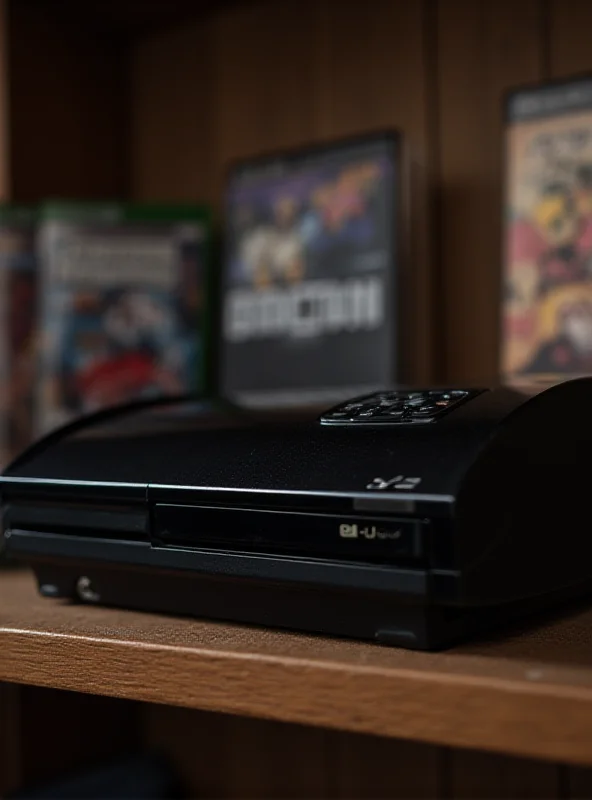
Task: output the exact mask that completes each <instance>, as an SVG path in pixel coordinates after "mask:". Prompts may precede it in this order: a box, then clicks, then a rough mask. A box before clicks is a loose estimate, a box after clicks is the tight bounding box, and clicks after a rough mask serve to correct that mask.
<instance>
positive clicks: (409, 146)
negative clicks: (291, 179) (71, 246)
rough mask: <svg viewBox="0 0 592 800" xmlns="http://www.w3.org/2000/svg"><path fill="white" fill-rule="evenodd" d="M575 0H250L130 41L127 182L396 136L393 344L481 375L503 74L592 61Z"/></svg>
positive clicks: (556, 71)
mask: <svg viewBox="0 0 592 800" xmlns="http://www.w3.org/2000/svg"><path fill="white" fill-rule="evenodd" d="M591 24H592V4H591V3H590V2H589V0H519V2H516V0H498V2H495V3H481V2H475V1H474V0H369V1H368V2H367V3H365V4H364V5H360V3H359V2H357V1H356V0H341V2H336V0H265V1H263V2H252V3H247V4H244V5H242V6H241V5H239V6H238V7H231V8H227V9H223V10H222V11H221V12H220V13H217V14H213V15H210V16H208V17H207V18H205V19H201V20H199V21H196V22H195V23H193V24H192V25H189V26H185V27H184V28H183V30H177V31H175V30H173V31H170V32H167V33H164V34H159V35H152V36H150V37H147V38H144V39H143V40H141V41H140V42H139V43H137V44H136V46H135V47H134V48H133V53H132V64H133V69H132V76H133V78H132V96H133V98H134V105H133V109H134V113H133V115H132V120H133V125H132V141H131V147H130V152H131V154H132V158H131V182H130V188H131V191H132V193H133V194H134V195H136V196H138V197H141V198H156V197H165V198H173V197H179V196H181V197H187V198H189V197H196V196H200V197H205V198H207V199H208V200H209V201H211V202H212V203H214V205H215V206H216V207H220V203H221V196H222V195H221V192H222V183H223V176H224V172H225V169H226V167H227V164H228V162H229V160H231V159H232V158H235V157H239V156H241V157H242V156H249V155H254V154H257V153H260V152H262V151H265V150H268V149H275V148H281V147H290V146H292V145H298V144H303V143H307V142H310V141H313V140H319V139H330V138H333V137H338V136H342V135H347V134H352V133H359V132H363V131H368V130H373V129H377V128H382V127H397V128H399V129H400V130H402V132H403V134H404V136H405V143H406V152H405V163H404V197H405V221H404V230H403V234H402V235H403V242H402V249H403V255H404V262H405V263H404V268H405V302H404V303H403V309H402V313H403V314H404V317H405V325H404V332H405V334H404V339H405V341H404V343H403V344H404V348H403V349H404V356H405V361H406V374H407V376H408V377H410V378H411V379H413V380H417V381H420V382H421V381H428V380H458V381H463V380H464V381H468V382H475V383H479V382H481V381H485V382H486V381H489V380H492V379H495V377H496V375H497V364H498V332H499V311H498V309H499V297H500V262H501V225H500V221H501V207H502V152H503V147H502V126H501V107H502V99H503V96H504V94H505V92H506V91H507V90H508V89H510V88H512V87H516V86H520V85H523V84H525V83H530V82H534V81H538V80H541V79H544V78H547V77H557V76H565V75H569V74H570V73H576V72H581V71H585V70H592V50H591V49H590V47H589V43H588V31H589V30H590V26H591Z"/></svg>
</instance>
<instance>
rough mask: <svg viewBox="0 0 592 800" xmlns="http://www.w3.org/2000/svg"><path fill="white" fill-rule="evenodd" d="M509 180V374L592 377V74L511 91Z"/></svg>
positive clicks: (504, 361) (504, 350)
mask: <svg viewBox="0 0 592 800" xmlns="http://www.w3.org/2000/svg"><path fill="white" fill-rule="evenodd" d="M505 182H506V204H505V214H504V251H505V258H504V283H503V302H502V346H501V371H502V374H503V375H504V377H505V378H506V379H509V380H510V381H528V382H533V381H536V382H543V383H546V382H555V381H559V380H564V379H566V378H568V377H570V376H576V375H581V374H590V372H591V371H592V77H590V78H579V79H577V80H571V81H566V82H562V83H555V84H549V85H546V86H539V87H535V88H530V89H529V88H526V89H522V90H519V91H515V92H513V93H512V94H511V95H510V96H509V98H508V101H507V105H506V181H505Z"/></svg>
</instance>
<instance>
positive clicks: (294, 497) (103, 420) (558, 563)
mask: <svg viewBox="0 0 592 800" xmlns="http://www.w3.org/2000/svg"><path fill="white" fill-rule="evenodd" d="M458 390H460V391H463V392H464V391H466V392H467V394H466V395H465V394H463V395H460V394H459V395H453V394H452V392H453V391H455V389H449V388H445V389H442V390H438V391H439V392H444V393H449V394H450V396H451V397H454V396H456V397H458V398H461V401H459V402H455V403H452V404H450V406H446V408H445V413H442V414H441V415H440V414H438V415H437V417H436V418H434V419H432V420H431V422H430V424H422V425H417V424H412V425H380V426H378V425H377V426H373V425H357V424H353V425H351V424H350V425H326V424H322V423H321V421H320V416H321V415H322V410H321V412H318V411H315V412H311V413H310V414H308V415H306V414H303V413H300V414H298V415H292V414H288V413H283V414H266V415H261V414H257V413H254V412H250V413H247V412H240V411H237V410H234V409H230V408H228V407H223V406H219V405H217V404H214V403H206V402H197V401H191V402H188V401H183V402H167V403H162V404H149V405H144V406H140V407H137V408H132V409H127V410H119V411H116V412H113V413H107V414H105V413H103V414H100V415H98V416H97V417H95V418H90V419H88V420H86V421H83V422H81V423H78V424H76V425H74V426H70V427H69V428H66V429H64V430H63V431H61V432H58V433H56V434H54V435H52V436H51V437H49V438H48V439H46V440H43V441H41V442H40V443H38V444H37V445H36V446H34V447H32V448H31V449H30V450H29V451H28V452H26V453H24V454H23V455H22V456H21V458H19V459H18V460H17V461H16V462H14V463H13V464H12V465H11V466H10V467H9V468H8V470H7V471H6V473H5V475H4V476H2V478H0V489H1V491H2V513H3V520H4V528H5V531H6V547H7V548H8V550H9V551H11V552H12V553H13V554H14V555H15V556H17V557H20V558H22V559H25V560H27V561H28V562H30V563H31V564H33V565H34V567H35V569H36V571H37V573H38V575H39V576H40V581H41V580H42V582H43V585H44V586H45V587H46V590H47V591H46V593H49V594H54V595H63V596H76V594H77V591H78V590H77V586H78V580H79V579H80V578H81V577H84V578H85V580H89V581H90V580H93V581H97V580H98V575H99V574H100V575H103V576H105V575H106V574H107V573H109V575H111V578H112V572H113V570H115V571H117V570H123V571H124V572H125V573H126V574H127V575H128V580H127V581H124V582H123V583H121V584H119V583H118V584H117V586H119V589H118V590H117V591H115V589H113V588H112V587H111V588H110V587H109V585H107V584H106V583H104V584H103V585H102V587H101V589H100V591H97V592H95V593H94V594H91V595H90V596H91V597H94V596H96V597H98V598H100V599H99V602H111V603H115V604H120V605H129V606H133V607H151V608H161V609H163V610H173V611H175V612H176V613H194V614H203V615H206V616H216V617H222V618H230V619H236V620H244V621H249V622H258V623H261V624H274V625H276V624H282V625H285V626H287V627H298V628H302V629H307V630H323V631H325V632H334V633H340V634H343V633H345V634H348V635H352V636H358V635H363V636H368V635H371V636H377V637H378V638H379V639H381V636H382V639H381V640H385V641H386V640H388V639H389V636H390V638H391V639H392V638H393V636H394V639H393V641H394V640H396V641H397V642H399V643H402V644H405V641H407V642H408V646H418V647H431V646H439V643H440V644H441V643H443V642H445V641H448V640H451V639H452V638H454V637H456V636H457V635H462V632H463V630H465V627H466V631H468V629H469V626H468V620H469V618H470V619H471V620H472V622H471V625H472V626H473V627H474V625H475V620H476V619H484V618H485V616H489V615H490V610H491V609H495V608H498V609H509V608H510V607H516V604H517V603H523V602H524V601H527V600H533V599H535V600H536V598H540V599H541V603H542V602H543V598H544V597H549V596H554V595H556V594H557V593H559V594H561V593H565V592H570V591H572V590H573V587H576V586H583V585H586V584H587V583H588V582H589V581H590V578H591V577H592V537H589V536H588V535H587V519H588V516H589V514H590V500H589V490H588V464H589V461H590V452H592V426H591V425H590V423H589V422H588V420H589V413H588V412H589V408H590V407H591V406H592V379H580V380H577V381H571V382H568V383H565V384H562V385H560V386H556V387H552V388H550V389H548V390H545V391H542V392H541V391H539V392H538V393H532V392H529V391H527V390H519V389H517V388H511V387H501V388H495V389H483V390H479V391H478V390H474V389H468V388H467V387H458V388H457V391H458ZM431 391H434V390H431V389H421V388H420V389H417V390H415V392H417V393H418V396H420V397H421V395H422V392H423V393H424V394H425V393H429V392H431ZM443 408H444V407H443ZM165 573H166V574H167V575H168V577H167V579H166V581H165V579H164V577H163V576H164V574H165ZM146 574H150V575H152V576H153V578H154V596H153V597H152V598H151V599H150V602H149V603H148V601H147V600H146V597H145V591H146V586H147V583H146V582H145V575H146ZM175 574H178V575H179V580H181V577H180V576H181V575H182V576H183V581H182V585H183V586H187V585H188V583H191V582H194V583H195V587H196V588H195V592H196V594H195V596H192V600H191V602H189V601H188V599H187V598H188V595H187V593H186V591H185V590H183V591H182V592H174V593H173V594H174V597H173V596H171V597H170V598H168V599H166V598H165V597H164V596H163V591H164V590H163V587H164V586H165V583H166V586H168V587H170V586H171V583H170V581H171V580H172V578H171V576H172V575H173V576H174V575H175ZM41 576H43V578H42V577H41ZM52 576H53V577H52ZM216 582H220V586H219V589H220V593H219V604H220V605H219V608H218V609H215V608H213V605H215V602H216V600H215V598H216V592H215V590H214V588H212V592H211V594H208V595H207V596H208V600H207V602H206V601H205V600H204V601H203V603H202V602H201V601H200V599H199V598H200V597H205V595H203V594H202V588H203V587H204V586H205V585H206V584H207V586H208V587H210V586H211V587H214V586H215V585H216ZM85 585H86V584H85ZM179 585H181V584H179ZM255 586H256V587H257V588H256V590H255ZM47 587H53V588H51V590H50V589H48V588H47ZM280 587H282V588H281V590H280ZM297 587H308V588H307V589H306V591H307V592H308V591H309V590H312V587H314V591H315V593H320V597H324V600H323V602H324V603H325V607H326V609H332V608H335V609H337V608H338V607H339V605H340V603H341V605H342V607H344V608H345V607H349V605H350V604H353V607H355V608H357V609H358V610H357V612H356V613H357V617H356V619H357V621H356V622H355V624H354V621H353V618H352V620H351V624H349V623H348V622H347V619H346V620H345V621H344V620H342V619H340V620H338V619H337V617H332V616H331V614H332V612H329V611H328V610H326V612H325V613H324V616H323V620H324V621H323V622H322V624H321V622H320V621H319V617H318V615H317V616H316V617H313V616H310V614H309V611H307V609H308V605H307V603H303V604H302V606H301V611H300V613H299V612H298V608H297V605H296V604H295V602H294V598H295V596H296V595H294V593H295V592H297ZM169 590H170V589H169ZM167 591H168V590H167ZM225 592H226V595H225V594H224V593H225ZM229 592H230V594H228V593H229ZM231 597H232V601H230V598H231ZM254 597H256V598H257V601H256V602H255V601H253V602H252V603H251V601H250V600H249V601H248V602H247V600H248V598H254ZM141 598H144V599H141ZM241 598H242V600H241ZM288 598H289V600H288ZM346 598H347V602H346ZM356 598H358V600H359V602H358V603H357V605H356ZM249 603H251V604H250V605H249ZM282 603H286V604H288V605H289V606H290V611H289V613H288V609H287V605H286V609H284V611H285V613H284V616H283V617H282V613H283V612H282ZM184 604H185V605H184ZM272 607H273V613H271V610H270V609H271V608H272ZM410 607H413V609H414V610H413V612H412V613H411V611H410V610H409V608H410ZM378 608H383V610H384V611H383V612H381V613H377V609H378ZM434 609H439V612H438V613H437V614H436V613H435V611H434ZM485 612H487V613H485ZM336 613H337V612H336ZM508 613H509V612H508ZM428 617H429V624H428ZM282 619H283V622H282ZM452 620H453V621H454V624H452ZM471 629H472V628H471ZM379 631H383V632H384V631H387V634H388V631H391V632H392V631H398V633H397V634H396V635H394V634H393V636H391V634H388V635H387V634H384V635H382V634H381V635H380V636H379V633H378V632H379ZM411 639H413V642H414V643H413V644H411Z"/></svg>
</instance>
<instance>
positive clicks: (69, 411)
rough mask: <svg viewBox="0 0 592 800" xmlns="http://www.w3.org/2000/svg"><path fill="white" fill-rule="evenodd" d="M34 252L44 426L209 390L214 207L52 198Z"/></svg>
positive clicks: (39, 406) (39, 408)
mask: <svg viewBox="0 0 592 800" xmlns="http://www.w3.org/2000/svg"><path fill="white" fill-rule="evenodd" d="M37 253H38V258H39V269H40V308H39V314H40V326H41V330H42V338H41V347H40V359H39V376H38V384H37V403H36V415H37V419H36V431H37V433H39V434H44V433H47V432H48V431H50V430H53V429H54V428H56V427H57V426H59V425H62V424H64V423H66V422H69V421H71V420H72V419H75V418H76V417H78V416H80V415H82V414H85V413H90V412H93V411H96V410H99V409H101V408H105V407H110V406H115V405H119V404H122V403H127V402H131V401H134V400H138V399H144V398H155V397H161V396H162V397H164V396H174V395H184V394H187V393H195V392H202V391H204V390H205V389H206V388H207V386H206V369H207V361H208V358H207V352H208V346H209V343H208V336H207V329H208V319H207V310H208V305H209V304H208V299H207V298H208V291H209V275H208V273H209V261H210V214H209V211H208V209H207V208H205V207H203V206H194V205H165V204H158V205H154V204H152V205H148V204H124V203H117V202H111V203H90V202H51V203H46V204H45V205H44V206H42V208H41V210H40V221H39V229H38V233H37Z"/></svg>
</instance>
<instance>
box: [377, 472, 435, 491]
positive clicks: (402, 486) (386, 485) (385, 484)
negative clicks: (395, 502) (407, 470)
mask: <svg viewBox="0 0 592 800" xmlns="http://www.w3.org/2000/svg"><path fill="white" fill-rule="evenodd" d="M420 483H421V478H407V477H405V475H397V476H396V477H395V478H389V479H388V480H385V479H384V478H374V480H372V481H370V483H369V484H367V486H366V489H373V490H374V491H379V492H383V491H385V489H397V490H399V491H406V492H411V491H413V489H415V488H416V487H417V486H419V484H420Z"/></svg>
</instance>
